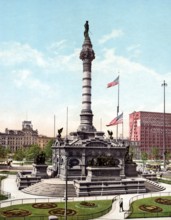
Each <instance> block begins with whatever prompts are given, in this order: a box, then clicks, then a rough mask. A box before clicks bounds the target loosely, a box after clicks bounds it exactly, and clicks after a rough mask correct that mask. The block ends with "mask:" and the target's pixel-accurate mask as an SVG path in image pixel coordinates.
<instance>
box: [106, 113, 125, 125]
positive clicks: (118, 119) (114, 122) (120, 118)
mask: <svg viewBox="0 0 171 220" xmlns="http://www.w3.org/2000/svg"><path fill="white" fill-rule="evenodd" d="M121 123H123V112H122V113H121V114H120V115H118V116H117V117H116V118H114V119H113V120H112V121H111V122H110V123H109V124H108V125H106V126H112V125H117V124H121Z"/></svg>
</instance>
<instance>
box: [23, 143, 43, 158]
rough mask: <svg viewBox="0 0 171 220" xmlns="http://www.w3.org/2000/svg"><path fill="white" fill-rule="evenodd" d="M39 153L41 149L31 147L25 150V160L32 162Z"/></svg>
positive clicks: (35, 146) (36, 146)
mask: <svg viewBox="0 0 171 220" xmlns="http://www.w3.org/2000/svg"><path fill="white" fill-rule="evenodd" d="M40 152H41V148H40V147H39V146H38V145H37V144H33V145H31V146H30V147H29V148H28V149H27V150H26V160H28V161H29V160H34V159H35V158H36V156H37V155H38V154H39V153H40Z"/></svg>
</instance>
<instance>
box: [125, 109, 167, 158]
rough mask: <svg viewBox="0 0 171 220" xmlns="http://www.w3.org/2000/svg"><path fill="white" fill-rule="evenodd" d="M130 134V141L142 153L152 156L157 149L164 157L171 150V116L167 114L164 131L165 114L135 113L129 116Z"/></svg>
mask: <svg viewBox="0 0 171 220" xmlns="http://www.w3.org/2000/svg"><path fill="white" fill-rule="evenodd" d="M164 130H165V139H164ZM129 134H130V141H131V142H135V143H136V144H137V146H138V147H139V149H140V151H145V152H147V153H148V154H149V155H150V154H151V152H152V148H154V147H155V148H158V149H159V153H160V155H161V157H163V154H164V152H165V151H170V150H171V114H170V113H165V129H164V113H159V112H145V111H139V112H133V113H131V114H130V115H129ZM164 140H165V142H164ZM164 143H165V146H164Z"/></svg>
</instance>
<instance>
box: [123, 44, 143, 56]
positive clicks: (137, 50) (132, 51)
mask: <svg viewBox="0 0 171 220" xmlns="http://www.w3.org/2000/svg"><path fill="white" fill-rule="evenodd" d="M126 50H127V51H128V52H129V58H137V57H139V56H140V55H141V45H140V44H135V45H131V46H129V47H127V48H126Z"/></svg>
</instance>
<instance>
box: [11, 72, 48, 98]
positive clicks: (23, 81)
mask: <svg viewBox="0 0 171 220" xmlns="http://www.w3.org/2000/svg"><path fill="white" fill-rule="evenodd" d="M12 74H13V77H14V83H15V85H16V86H17V87H20V88H21V87H23V88H25V89H27V88H28V89H29V90H34V91H36V92H37V93H41V94H46V97H47V96H50V95H52V90H51V87H50V85H49V84H47V83H45V82H43V81H41V80H40V79H39V78H35V77H34V76H33V73H32V72H31V71H30V70H28V69H22V70H18V71H13V72H12Z"/></svg>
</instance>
